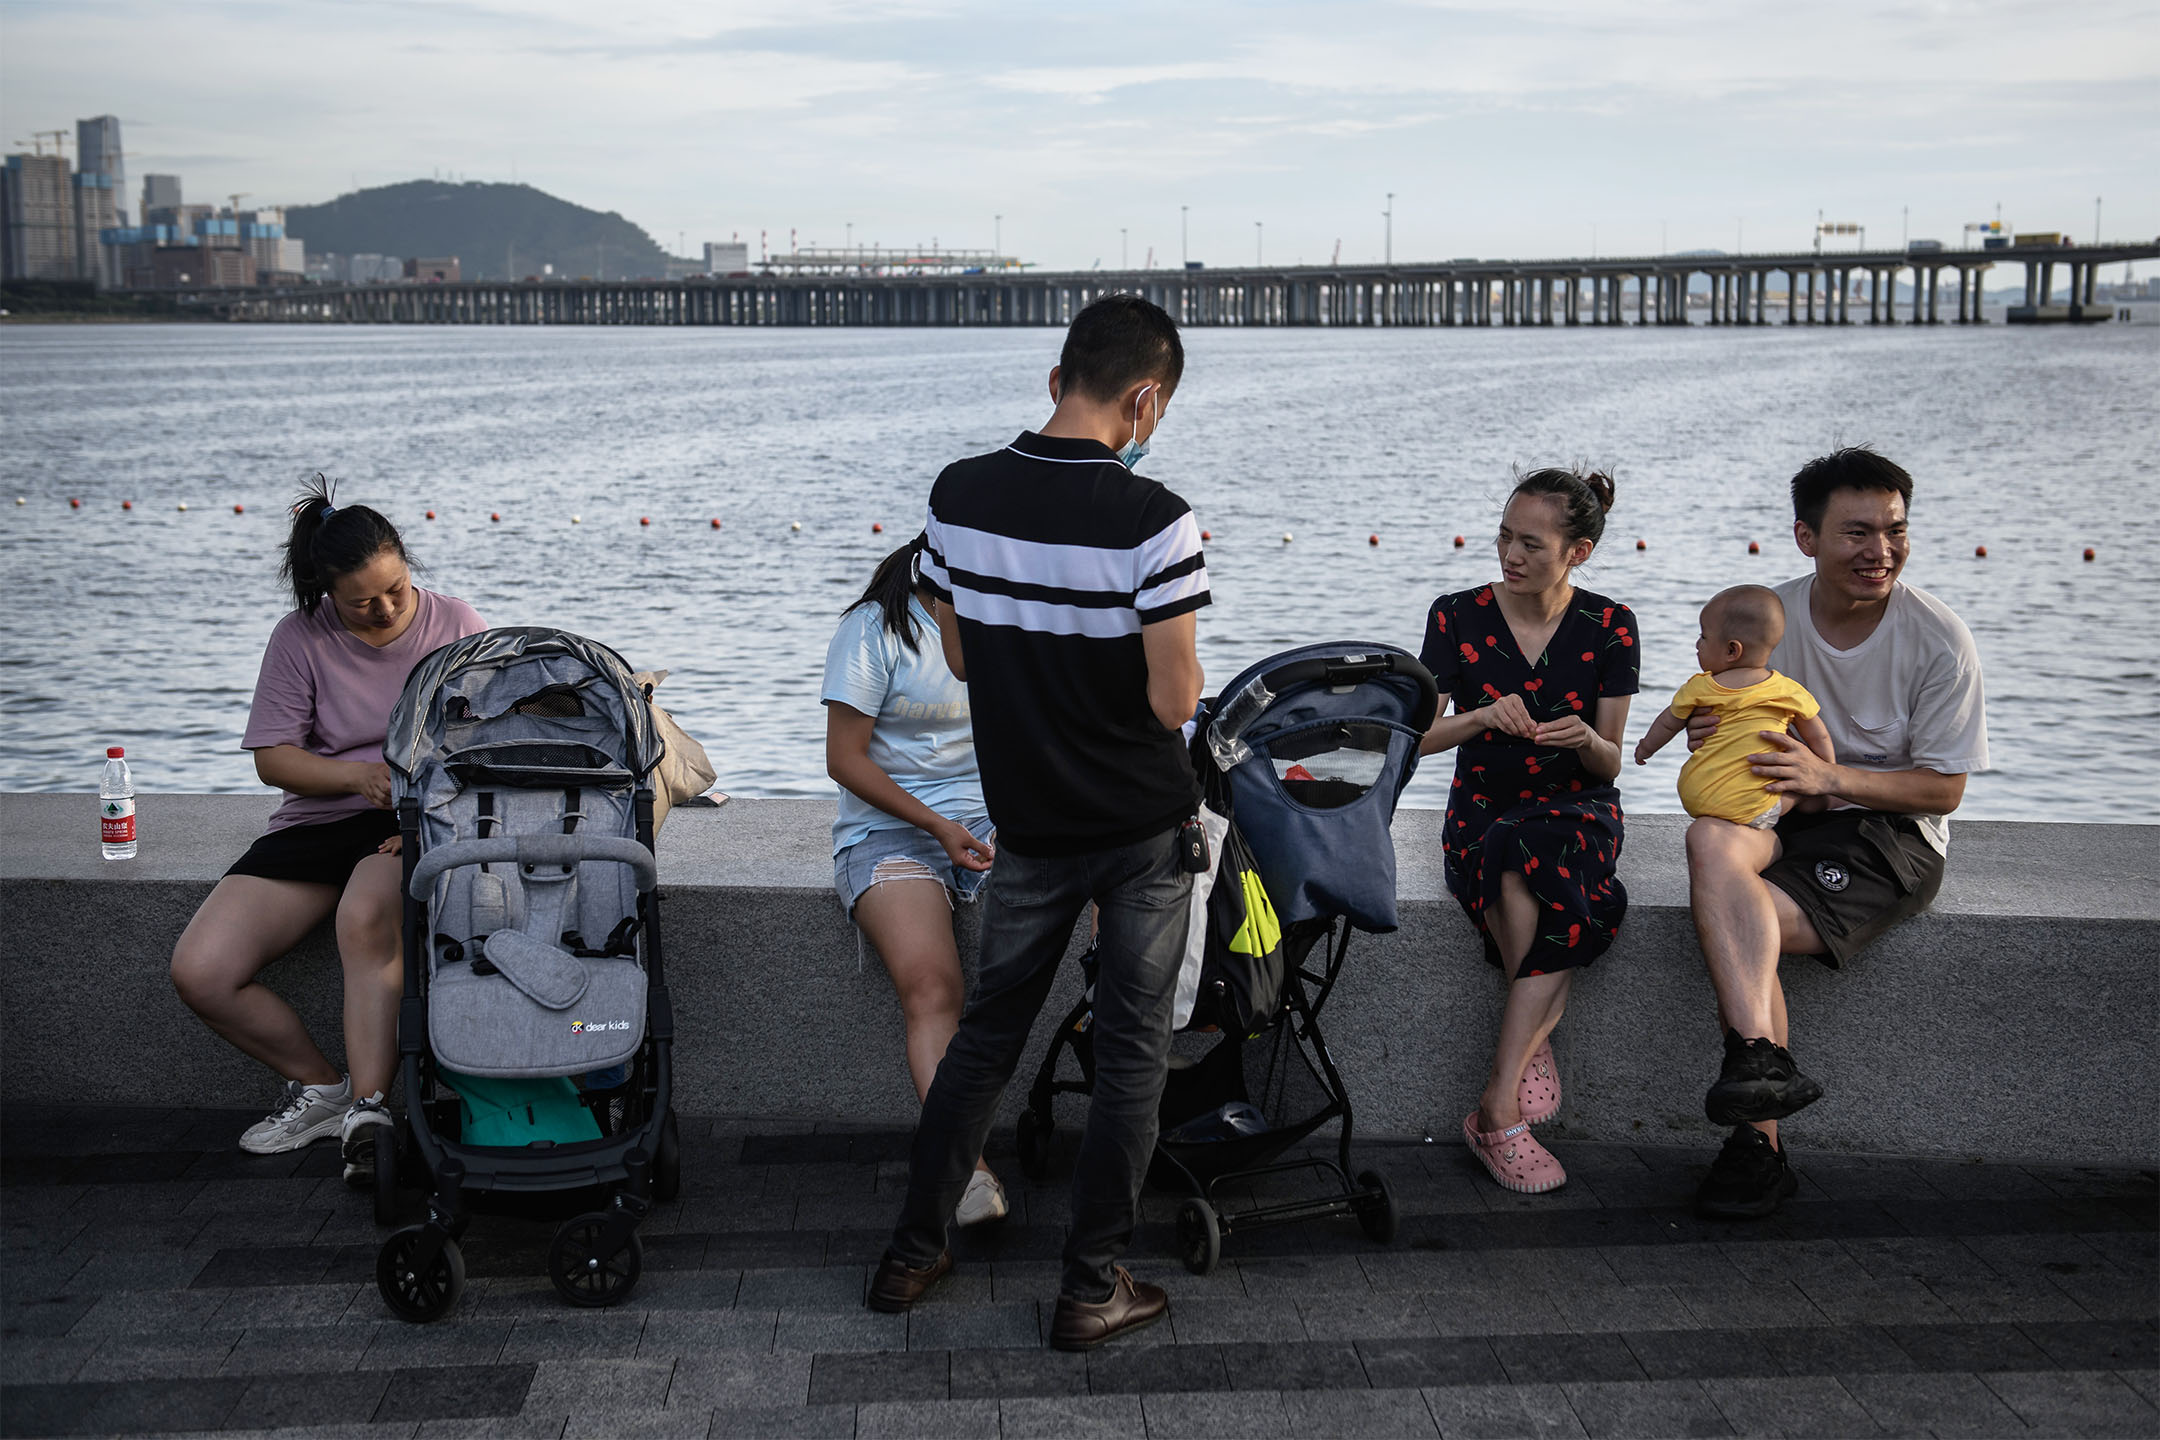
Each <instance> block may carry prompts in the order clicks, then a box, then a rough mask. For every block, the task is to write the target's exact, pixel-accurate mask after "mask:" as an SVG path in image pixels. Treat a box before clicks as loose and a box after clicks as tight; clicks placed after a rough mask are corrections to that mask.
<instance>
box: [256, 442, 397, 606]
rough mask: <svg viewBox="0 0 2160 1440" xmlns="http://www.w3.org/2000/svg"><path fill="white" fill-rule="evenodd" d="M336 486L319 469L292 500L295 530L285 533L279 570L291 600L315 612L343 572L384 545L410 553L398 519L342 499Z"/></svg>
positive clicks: (389, 548) (351, 569)
mask: <svg viewBox="0 0 2160 1440" xmlns="http://www.w3.org/2000/svg"><path fill="white" fill-rule="evenodd" d="M336 490H337V487H336V482H334V481H331V480H327V479H325V478H324V477H323V476H321V475H317V476H316V477H315V478H314V479H313V480H312V481H310V482H309V483H308V484H307V486H306V488H305V489H303V490H302V491H301V492H300V498H299V499H298V500H296V501H294V502H293V507H292V531H291V533H290V534H288V535H287V536H286V537H285V560H284V563H283V564H281V565H280V566H279V567H278V576H279V578H280V579H283V580H285V581H286V582H287V583H289V584H290V585H291V586H292V591H293V604H294V606H295V607H297V608H298V609H299V610H300V611H301V612H302V613H303V614H308V615H312V614H314V613H315V607H316V606H318V605H320V604H322V599H323V596H325V595H327V594H329V593H330V587H331V586H332V585H333V584H335V583H336V582H337V580H338V579H339V578H340V577H342V576H346V575H350V574H351V573H352V572H353V571H355V570H358V569H360V568H361V567H362V566H364V565H366V564H367V563H368V562H369V561H370V560H373V559H374V558H375V557H376V556H377V555H380V554H382V552H383V551H385V550H389V551H393V552H395V553H396V555H397V557H398V559H400V560H407V558H408V557H407V556H406V554H405V540H404V537H402V536H400V535H399V534H398V532H397V527H396V526H395V525H392V524H391V523H390V522H389V521H388V520H386V519H384V518H383V516H382V515H381V514H380V513H379V512H377V511H374V510H370V509H369V508H368V507H367V506H365V505H339V504H338V503H337V500H336ZM408 563H410V562H409V561H408Z"/></svg>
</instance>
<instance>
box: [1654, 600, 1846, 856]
mask: <svg viewBox="0 0 2160 1440" xmlns="http://www.w3.org/2000/svg"><path fill="white" fill-rule="evenodd" d="M1784 636H1785V607H1784V606H1783V605H1781V604H1779V603H1778V597H1777V592H1776V591H1774V590H1769V589H1766V588H1765V587H1763V586H1761V585H1735V586H1733V588H1732V589H1730V590H1721V591H1719V592H1718V594H1717V595H1716V596H1714V597H1713V598H1712V599H1711V601H1710V603H1709V604H1708V605H1705V606H1704V607H1703V612H1702V634H1701V635H1700V636H1699V637H1697V639H1696V641H1695V660H1696V663H1698V664H1699V665H1701V666H1702V667H1703V673H1701V674H1699V675H1697V676H1695V677H1694V678H1693V679H1691V680H1689V681H1688V682H1687V684H1685V685H1682V686H1681V687H1680V689H1679V691H1678V693H1676V694H1675V695H1674V696H1673V699H1672V704H1671V705H1670V706H1668V707H1666V710H1665V713H1664V714H1662V715H1660V716H1658V717H1657V719H1655V720H1653V721H1651V722H1650V730H1649V733H1648V734H1646V735H1644V736H1643V738H1642V739H1641V741H1640V742H1638V743H1637V744H1636V746H1635V763H1636V764H1637V765H1646V764H1648V763H1649V761H1650V757H1651V756H1652V755H1655V754H1657V752H1658V751H1659V750H1661V749H1663V748H1664V747H1665V745H1666V743H1667V742H1668V741H1670V740H1671V739H1672V738H1673V737H1674V736H1675V735H1678V734H1679V733H1680V732H1681V731H1682V730H1684V729H1686V728H1687V720H1688V716H1690V715H1692V714H1693V713H1694V712H1695V711H1697V710H1711V711H1715V712H1716V714H1717V717H1718V727H1717V729H1716V730H1715V731H1713V732H1712V733H1711V736H1710V738H1709V739H1708V740H1706V741H1704V742H1703V747H1702V748H1701V749H1700V750H1697V751H1696V752H1695V753H1694V754H1693V755H1690V756H1689V757H1688V759H1687V763H1686V764H1685V765H1683V766H1681V767H1680V803H1681V804H1682V805H1685V806H1686V807H1687V812H1688V814H1690V815H1693V816H1695V817H1696V818H1697V819H1716V820H1727V821H1730V822H1731V823H1733V824H1735V825H1745V826H1747V827H1748V828H1750V829H1753V830H1769V829H1772V828H1774V827H1775V826H1776V825H1777V822H1778V819H1779V817H1780V816H1782V815H1784V813H1785V812H1786V811H1787V810H1790V809H1791V808H1792V807H1793V804H1794V797H1792V796H1790V795H1772V794H1768V793H1766V791H1765V790H1764V782H1763V779H1762V777H1761V776H1759V775H1757V774H1756V773H1755V771H1754V768H1753V767H1752V766H1750V765H1749V764H1748V758H1747V757H1748V756H1750V755H1755V754H1760V753H1761V752H1762V751H1763V749H1764V748H1765V747H1764V745H1763V740H1762V735H1761V732H1762V731H1764V730H1777V731H1784V730H1787V729H1790V730H1791V731H1792V733H1793V734H1794V735H1796V736H1797V737H1798V738H1799V740H1800V743H1801V744H1803V745H1805V746H1807V747H1808V749H1810V750H1812V751H1814V752H1815V753H1816V754H1817V755H1820V756H1821V757H1822V758H1823V759H1825V760H1829V761H1833V762H1834V761H1835V760H1836V758H1837V757H1836V755H1835V753H1834V752H1833V747H1832V746H1831V743H1830V731H1829V728H1828V727H1827V726H1825V725H1824V724H1823V723H1822V721H1821V720H1819V719H1817V718H1816V717H1817V715H1818V714H1819V713H1820V711H1821V709H1822V707H1821V706H1819V705H1817V704H1816V703H1815V697H1814V696H1812V695H1810V694H1808V692H1807V689H1806V687H1805V686H1803V685H1801V684H1800V683H1799V682H1797V681H1795V680H1793V679H1791V678H1789V677H1787V676H1784V675H1780V674H1778V673H1777V671H1775V670H1772V669H1771V668H1770V652H1771V651H1773V650H1775V649H1777V644H1778V641H1779V640H1781V639H1783V638H1784Z"/></svg>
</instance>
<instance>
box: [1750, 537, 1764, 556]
mask: <svg viewBox="0 0 2160 1440" xmlns="http://www.w3.org/2000/svg"><path fill="white" fill-rule="evenodd" d="M1747 553H1748V554H1750V555H1760V554H1762V546H1760V545H1758V544H1756V543H1755V542H1754V541H1753V540H1750V541H1748V542H1747Z"/></svg>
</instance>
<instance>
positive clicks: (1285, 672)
mask: <svg viewBox="0 0 2160 1440" xmlns="http://www.w3.org/2000/svg"><path fill="white" fill-rule="evenodd" d="M1383 675H1400V676H1402V677H1404V678H1405V679H1407V680H1409V681H1410V682H1411V683H1413V684H1415V685H1416V686H1417V688H1418V699H1417V706H1416V709H1415V710H1414V711H1413V712H1412V715H1411V721H1410V728H1411V729H1413V730H1415V731H1417V732H1418V733H1419V734H1421V735H1422V734H1423V733H1424V732H1425V731H1427V730H1429V729H1431V728H1432V722H1433V717H1434V716H1436V715H1438V714H1439V713H1440V687H1439V684H1438V683H1437V682H1436V681H1435V680H1434V679H1433V674H1432V671H1430V670H1428V669H1426V668H1425V666H1424V664H1423V663H1422V662H1420V661H1419V660H1418V659H1417V658H1416V657H1415V656H1412V655H1409V654H1406V653H1404V652H1402V651H1400V650H1396V649H1394V648H1392V647H1387V648H1375V649H1373V650H1371V651H1364V652H1358V653H1353V654H1347V655H1324V656H1313V657H1310V658H1308V659H1304V660H1293V661H1291V662H1290V663H1289V664H1287V665H1278V666H1276V667H1275V668H1274V669H1272V670H1269V671H1267V672H1266V673H1264V674H1262V675H1260V676H1258V677H1256V678H1255V679H1254V680H1252V681H1250V682H1248V683H1247V684H1246V685H1245V686H1244V687H1243V688H1242V689H1240V690H1239V691H1238V692H1237V693H1236V694H1235V695H1234V696H1229V697H1225V698H1223V699H1221V700H1218V701H1217V702H1216V703H1217V704H1218V705H1220V706H1221V709H1220V713H1219V714H1218V715H1217V716H1216V718H1215V720H1214V721H1213V723H1212V724H1211V725H1210V726H1209V727H1208V747H1209V749H1210V751H1211V752H1213V754H1214V755H1215V760H1216V763H1217V764H1218V765H1219V766H1221V767H1222V768H1223V769H1224V770H1228V769H1229V768H1230V767H1231V766H1232V765H1234V764H1236V763H1238V762H1239V761H1241V760H1242V759H1243V758H1244V755H1245V753H1246V752H1245V746H1244V742H1243V741H1242V740H1241V739H1240V737H1241V736H1242V735H1243V734H1244V732H1245V727H1246V726H1248V725H1250V724H1251V723H1252V722H1253V721H1254V720H1256V719H1258V718H1259V716H1260V713H1261V712H1262V711H1263V710H1265V709H1267V707H1268V706H1270V705H1272V704H1274V703H1275V697H1276V696H1278V695H1280V694H1282V693H1284V692H1285V691H1288V690H1292V689H1295V688H1296V687H1298V686H1301V685H1360V684H1363V683H1364V682H1365V681H1368V680H1377V679H1379V678H1380V677H1381V676H1383Z"/></svg>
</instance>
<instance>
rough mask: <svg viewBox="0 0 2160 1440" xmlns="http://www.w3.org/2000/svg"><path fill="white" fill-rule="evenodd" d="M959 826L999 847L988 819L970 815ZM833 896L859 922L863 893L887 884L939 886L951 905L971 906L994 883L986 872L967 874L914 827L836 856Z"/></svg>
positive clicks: (877, 834) (876, 835)
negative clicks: (857, 909) (925, 882)
mask: <svg viewBox="0 0 2160 1440" xmlns="http://www.w3.org/2000/svg"><path fill="white" fill-rule="evenodd" d="M960 823H961V824H963V825H965V826H967V828H968V830H969V831H970V832H971V833H972V834H973V835H974V836H975V838H976V839H978V840H987V841H990V842H991V843H992V844H995V843H996V841H997V827H995V826H993V825H992V824H991V823H990V817H989V816H987V815H970V816H966V817H964V818H961V819H960ZM832 873H833V890H834V891H835V892H837V893H838V895H839V896H840V903H841V905H842V906H844V907H846V910H847V915H848V919H850V920H853V919H854V918H855V902H856V901H858V900H860V899H862V897H863V892H864V891H866V890H868V889H869V888H870V887H871V886H873V885H876V884H879V883H880V882H882V881H886V880H935V881H937V882H938V883H940V884H941V885H943V886H944V887H945V894H946V897H947V898H948V900H955V899H956V900H961V901H972V900H974V898H975V896H976V893H977V892H978V891H980V890H981V889H982V887H983V882H984V881H985V880H988V879H989V878H990V872H989V871H988V870H963V869H961V868H960V867H959V866H957V865H955V864H953V863H952V861H951V860H949V859H948V858H946V855H945V847H944V846H942V845H940V844H938V842H937V841H935V840H933V839H931V838H930V835H929V833H928V832H927V831H923V830H918V829H916V828H915V827H914V826H913V825H897V826H894V827H893V828H892V829H890V830H873V831H871V832H870V833H869V834H868V835H865V836H864V837H863V838H862V839H860V840H858V841H856V842H855V843H854V844H853V845H850V846H848V847H847V849H845V850H842V851H841V852H840V853H839V854H837V855H835V856H833V867H832Z"/></svg>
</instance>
